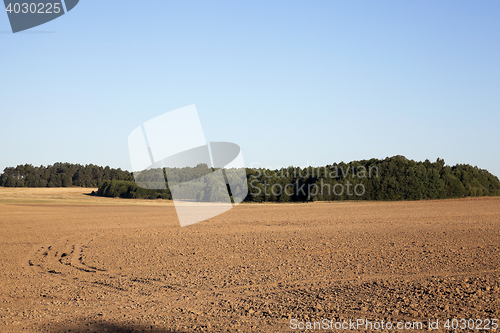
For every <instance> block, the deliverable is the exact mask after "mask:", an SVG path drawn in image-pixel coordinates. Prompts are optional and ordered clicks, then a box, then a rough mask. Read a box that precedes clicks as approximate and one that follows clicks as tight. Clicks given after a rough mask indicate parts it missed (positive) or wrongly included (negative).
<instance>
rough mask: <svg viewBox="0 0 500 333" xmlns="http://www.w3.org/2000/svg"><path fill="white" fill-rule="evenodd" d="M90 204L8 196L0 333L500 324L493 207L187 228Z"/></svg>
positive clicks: (395, 207)
mask: <svg viewBox="0 0 500 333" xmlns="http://www.w3.org/2000/svg"><path fill="white" fill-rule="evenodd" d="M88 192H90V190H85V189H57V190H55V189H36V190H29V189H16V190H13V189H3V188H0V244H1V246H0V332H22V331H27V332H105V331H107V332H141V331H145V332H199V331H203V332H293V331H298V330H299V329H298V327H296V328H297V329H295V330H294V329H292V327H293V324H294V323H295V324H297V325H298V324H299V323H300V325H302V324H303V325H307V323H308V322H311V323H314V322H318V321H321V320H323V319H325V320H326V319H328V320H332V322H331V323H332V325H333V323H335V322H339V323H342V322H344V321H345V322H348V321H349V320H351V321H355V320H356V319H363V320H369V321H372V322H375V321H378V322H380V321H382V320H383V321H384V322H388V321H389V322H391V323H397V322H411V323H413V322H422V323H423V325H424V328H423V329H422V330H419V329H416V330H413V331H421V332H423V331H424V330H425V331H427V325H428V320H429V319H431V320H433V321H435V320H439V328H440V329H439V331H441V330H443V329H444V327H443V325H444V324H445V322H446V319H453V318H456V319H470V318H472V319H478V321H476V322H475V323H474V326H475V327H476V328H479V327H484V326H485V324H486V323H487V322H488V320H491V319H494V318H496V319H499V320H500V270H499V267H498V265H499V263H500V198H497V197H495V198H481V199H460V200H442V201H417V202H348V203H311V204H289V205H284V204H277V205H263V204H243V205H239V206H238V207H236V208H235V209H233V210H231V211H229V212H227V213H225V214H223V215H220V216H218V217H216V218H212V219H210V220H208V221H205V222H201V223H198V224H195V225H191V226H188V227H184V228H180V227H179V225H178V221H177V217H176V213H175V210H174V207H173V205H172V203H171V202H165V201H163V202H162V201H156V202H151V201H140V200H120V199H109V198H95V197H89V196H87V195H85V193H88ZM479 320H483V322H480V321H479ZM469 324H470V323H469ZM499 325H500V324H499ZM300 327H302V326H300ZM332 328H333V327H332ZM490 328H493V325H491V322H490ZM351 330H352V327H351ZM365 330H366V331H370V330H369V329H368V330H367V329H366V327H365V326H362V327H356V329H355V331H365ZM330 331H332V330H330ZM378 331H382V330H378ZM436 331H437V330H436ZM457 331H458V332H465V331H466V330H461V329H460V328H459V329H457ZM474 331H477V330H474ZM496 331H499V330H498V329H497V330H491V329H490V330H487V332H496Z"/></svg>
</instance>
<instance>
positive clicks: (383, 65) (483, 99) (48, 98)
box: [0, 0, 500, 176]
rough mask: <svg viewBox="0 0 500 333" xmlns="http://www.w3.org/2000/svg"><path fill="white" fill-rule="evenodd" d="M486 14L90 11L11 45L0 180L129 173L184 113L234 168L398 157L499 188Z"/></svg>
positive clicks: (472, 5)
mask: <svg viewBox="0 0 500 333" xmlns="http://www.w3.org/2000/svg"><path fill="white" fill-rule="evenodd" d="M499 17H500V2H499V1H478V2H473V1H386V0H383V1H382V0H380V1H164V0H162V1H147V2H143V1H128V0H122V1H97V0H81V1H80V3H79V4H78V6H77V7H75V8H74V9H73V10H72V11H71V12H69V13H68V14H66V15H64V16H62V17H61V18H59V19H56V20H54V21H52V22H49V23H47V24H44V25H42V26H39V27H36V28H33V29H31V30H28V31H26V32H24V33H23V32H21V33H17V34H12V33H11V32H10V25H9V22H8V18H7V14H6V13H3V14H2V13H0V100H1V104H0V116H1V118H0V119H1V121H0V123H1V125H2V127H1V131H0V140H1V142H2V148H1V154H0V156H1V157H0V169H1V170H3V169H4V168H5V167H7V166H15V165H17V164H24V163H30V164H33V165H41V164H43V165H47V164H53V163H54V162H58V161H61V162H71V163H81V164H88V163H94V164H98V165H110V166H112V167H121V168H123V169H130V161H129V156H128V147H127V138H128V135H129V134H130V132H131V131H132V130H133V129H134V128H136V127H137V126H138V125H140V124H142V123H143V122H145V121H147V120H149V119H151V118H153V117H155V116H158V115H160V114H162V113H165V112H167V111H171V110H174V109H177V108H180V107H183V106H186V105H190V104H196V106H197V109H198V112H199V115H200V118H201V121H202V125H203V127H204V130H205V136H206V138H207V140H208V141H229V142H234V143H237V144H239V145H240V146H241V148H242V152H243V156H244V158H245V162H246V164H247V166H261V167H272V168H275V167H281V166H289V165H299V166H305V165H307V164H309V165H325V164H331V163H334V162H340V161H350V160H358V159H369V158H385V157H387V156H393V155H404V156H406V157H408V158H410V159H415V160H425V159H426V158H428V159H430V160H432V161H434V160H435V159H436V158H437V157H440V158H444V159H445V161H446V163H447V164H452V165H453V164H456V163H469V164H472V165H477V166H479V167H481V168H485V169H488V170H490V171H491V172H493V173H494V174H495V175H497V176H500V154H499V153H500V149H499V146H498V143H499V142H500V131H499V130H498V126H499V124H500V60H499V59H500V20H499Z"/></svg>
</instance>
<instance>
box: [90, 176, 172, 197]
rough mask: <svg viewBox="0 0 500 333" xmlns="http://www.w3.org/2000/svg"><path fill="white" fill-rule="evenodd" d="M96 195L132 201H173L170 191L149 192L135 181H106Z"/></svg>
mask: <svg viewBox="0 0 500 333" xmlns="http://www.w3.org/2000/svg"><path fill="white" fill-rule="evenodd" d="M96 195H99V196H103V197H114V198H131V199H172V197H171V195H170V192H169V191H168V190H148V189H145V188H142V187H139V186H137V184H136V183H135V182H134V181H124V180H106V181H104V182H102V183H101V185H100V186H99V190H98V191H97V193H96Z"/></svg>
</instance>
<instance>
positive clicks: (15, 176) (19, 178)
mask: <svg viewBox="0 0 500 333" xmlns="http://www.w3.org/2000/svg"><path fill="white" fill-rule="evenodd" d="M133 179H134V177H133V175H132V174H131V173H130V172H128V171H126V170H121V169H112V168H110V167H109V166H106V167H101V166H97V165H93V164H87V165H80V164H71V163H55V164H54V165H48V166H43V165H41V166H39V167H36V166H33V165H31V164H24V165H18V166H17V167H15V168H14V167H8V168H5V169H4V171H3V173H2V174H1V175H0V185H1V186H3V187H71V186H80V187H98V186H99V185H100V184H101V183H102V182H103V181H106V180H133Z"/></svg>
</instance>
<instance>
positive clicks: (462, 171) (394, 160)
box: [0, 155, 500, 202]
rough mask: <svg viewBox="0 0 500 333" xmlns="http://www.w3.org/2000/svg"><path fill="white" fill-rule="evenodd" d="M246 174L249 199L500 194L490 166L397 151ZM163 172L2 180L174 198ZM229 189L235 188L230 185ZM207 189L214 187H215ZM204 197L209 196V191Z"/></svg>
mask: <svg viewBox="0 0 500 333" xmlns="http://www.w3.org/2000/svg"><path fill="white" fill-rule="evenodd" d="M171 171H172V170H170V173H172V172H171ZM210 171H214V169H211V170H209V171H208V172H210ZM175 173H176V176H177V177H178V179H181V180H182V181H185V180H192V179H200V177H201V176H203V175H206V174H207V166H206V165H205V166H198V167H194V168H182V169H176V170H175ZM246 174H247V185H248V195H247V196H246V198H245V201H247V202H307V201H333V200H421V199H445V198H462V197H477V196H499V195H500V181H499V179H498V178H497V177H496V176H494V175H492V174H491V173H489V172H488V171H487V170H484V169H480V168H478V167H476V166H471V165H468V164H457V165H455V166H448V165H446V164H445V162H444V160H443V159H439V158H438V159H437V160H436V161H435V162H430V161H429V160H425V161H424V162H420V161H414V160H410V159H407V158H405V157H404V156H399V155H398V156H393V157H387V158H385V159H370V160H361V161H352V162H349V163H344V162H341V163H334V164H331V165H326V166H322V167H307V168H299V167H288V168H281V169H277V170H269V169H263V168H247V169H246ZM164 175H165V171H164V170H162V169H157V170H150V171H149V172H143V173H141V177H142V179H141V182H140V183H141V184H147V183H148V181H149V182H150V183H151V184H154V185H153V186H152V187H150V188H149V189H148V188H145V187H147V186H143V187H140V186H138V185H137V183H136V182H135V181H134V176H133V174H132V173H130V172H128V171H124V170H121V169H111V168H109V167H99V166H95V165H92V164H90V165H85V166H82V165H79V164H69V163H56V164H54V165H51V166H47V167H44V166H40V167H33V166H31V165H22V166H17V167H16V168H6V169H5V170H4V172H3V174H2V175H0V184H1V186H4V187H68V186H82V187H98V190H97V192H94V194H96V195H99V196H107V197H121V198H149V199H156V198H162V199H171V198H172V196H171V193H170V191H169V187H168V183H167V182H164V179H165V177H164ZM148 177H149V180H148ZM157 188H161V189H157ZM228 190H229V193H230V194H231V192H230V189H229V186H228ZM205 191H210V187H209V186H207V188H205ZM201 197H210V193H204V194H203V195H202V196H201Z"/></svg>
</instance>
